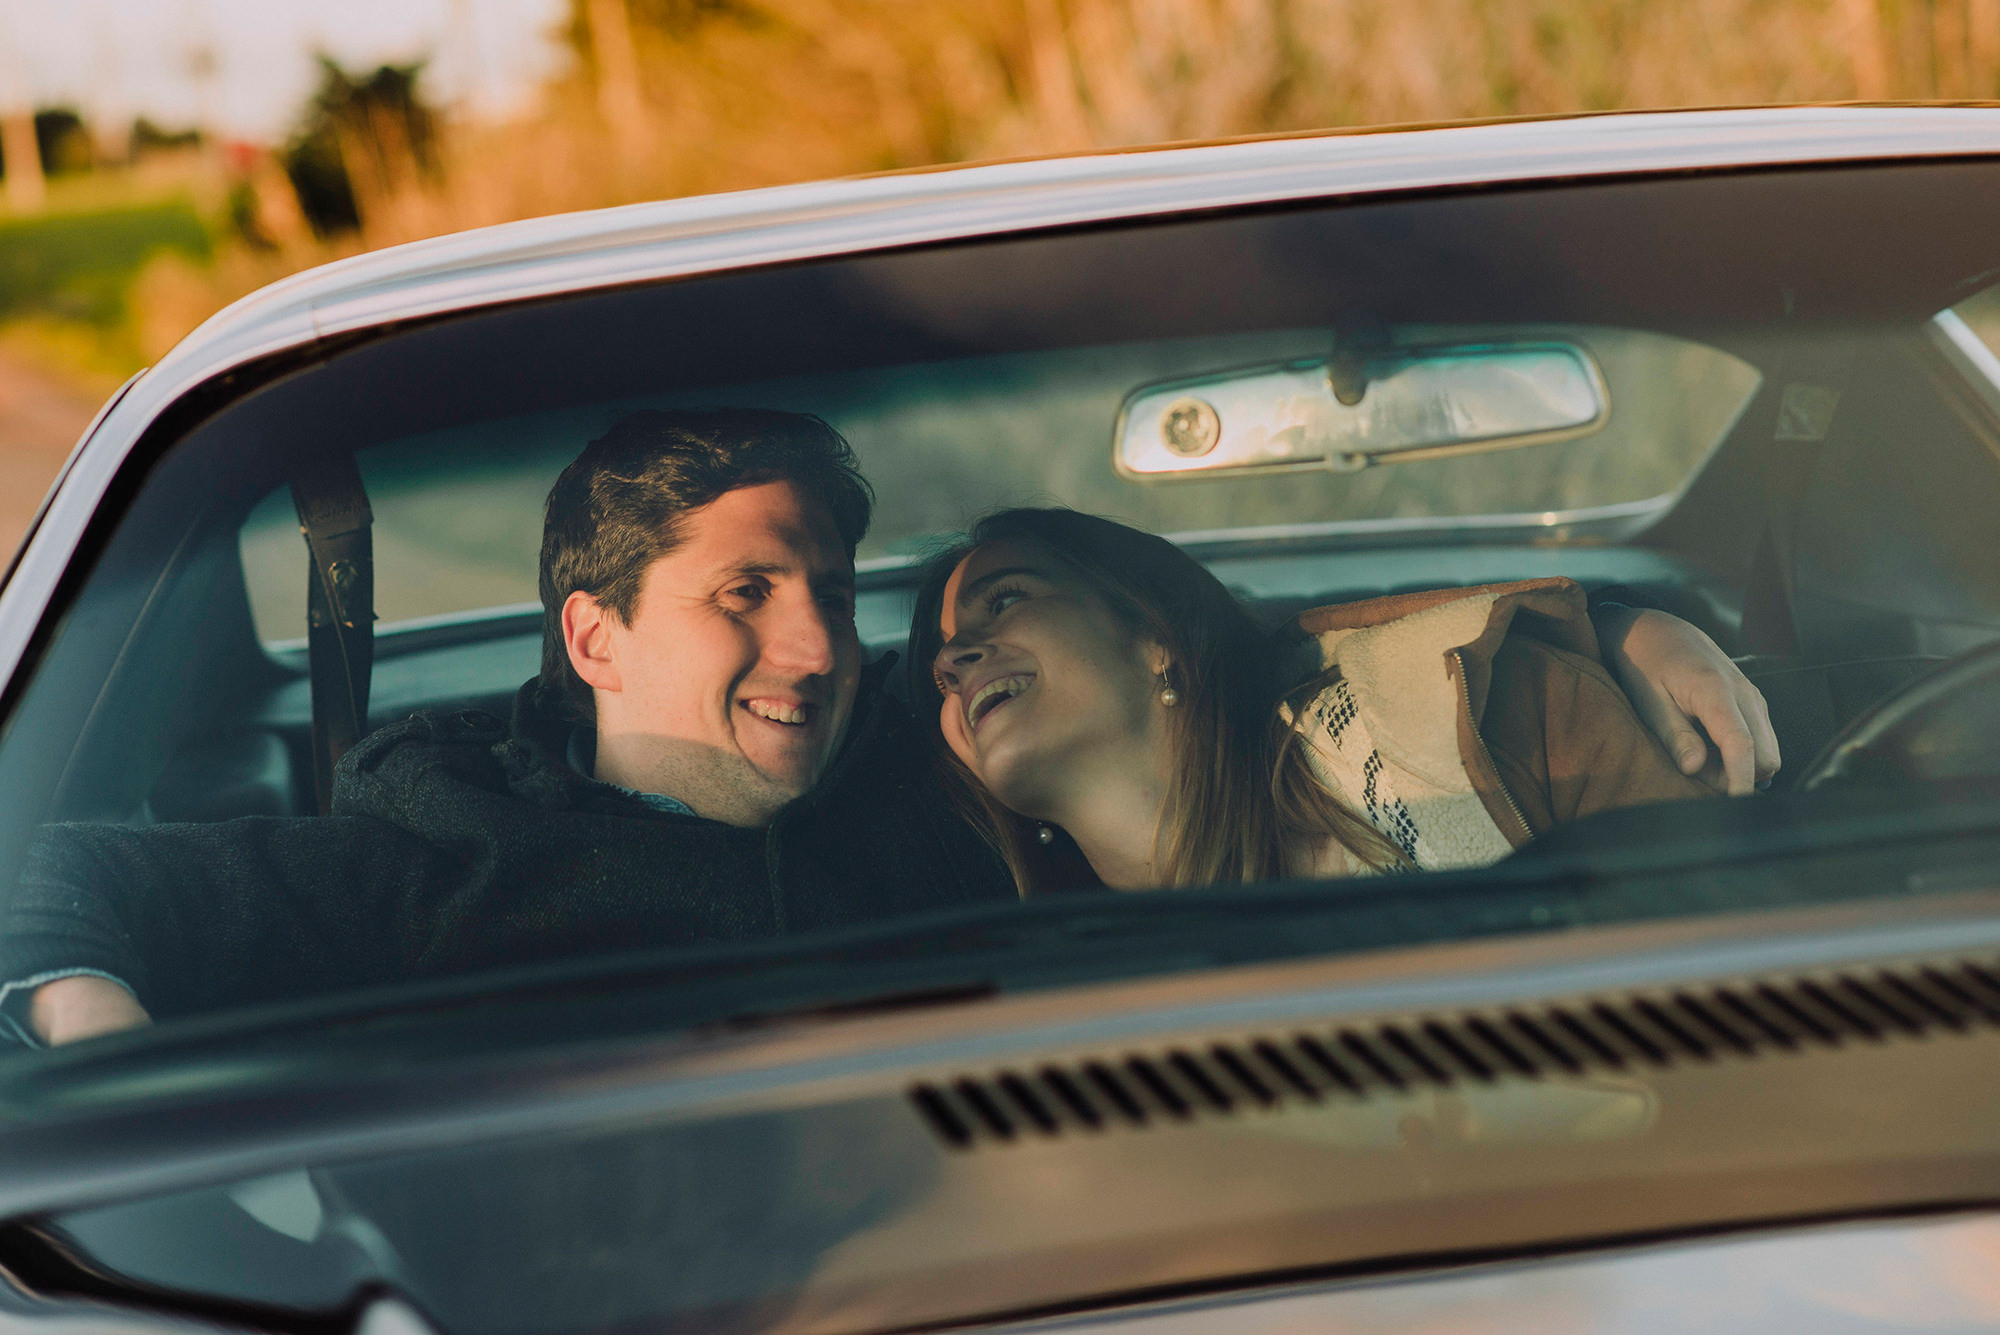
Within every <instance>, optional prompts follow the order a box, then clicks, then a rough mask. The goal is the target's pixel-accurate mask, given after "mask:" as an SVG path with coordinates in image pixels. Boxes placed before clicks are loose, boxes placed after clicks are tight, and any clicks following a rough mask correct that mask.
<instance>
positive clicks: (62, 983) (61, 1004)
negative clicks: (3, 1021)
mask: <svg viewBox="0 0 2000 1335" xmlns="http://www.w3.org/2000/svg"><path fill="white" fill-rule="evenodd" d="M28 1020H29V1023H30V1024H31V1025H32V1026H33V1028H34V1031H35V1035H36V1037H38V1038H40V1039H41V1040H42V1041H43V1042H44V1043H47V1044H48V1045H49V1046H50V1047H57V1046H60V1045H61V1044H64V1043H75V1042H77V1041H78V1040H80V1039H85V1038H97V1037H98V1036H100V1035H103V1034H115V1033H117V1032H118V1031H119V1030H121V1029H137V1028H139V1027H140V1026H141V1025H147V1024H151V1023H152V1022H153V1017H152V1016H150V1015H148V1014H146V1010H145V1008H144V1007H143V1006H141V1005H140V1004H139V1001H138V999H137V998H136V997H134V996H133V995H132V994H131V993H130V992H128V991H126V990H125V989H124V988H123V987H121V986H119V985H118V984H117V983H114V982H112V981H111V980H110V979H108V978H98V977H96V976H94V975H92V974H78V975H76V976H75V977H72V978H58V979H56V980H55V981H54V982H52V983H43V984H42V985H41V986H40V987H38V988H36V989H35V996H34V999H33V1000H32V1001H31V1002H29V1003H28Z"/></svg>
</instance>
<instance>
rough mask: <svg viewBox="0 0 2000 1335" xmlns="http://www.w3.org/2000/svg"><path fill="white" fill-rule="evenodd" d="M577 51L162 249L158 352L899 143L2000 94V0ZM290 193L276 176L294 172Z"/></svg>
mask: <svg viewBox="0 0 2000 1335" xmlns="http://www.w3.org/2000/svg"><path fill="white" fill-rule="evenodd" d="M573 8H574V21H573V34H574V37H573V43H574V46H575V49H576V52H577V59H576V61H575V62H574V65H573V67H572V68H571V69H570V70H569V71H568V72H567V73H566V74H564V75H563V76H561V77H559V78H558V79H556V80H555V81H553V82H552V83H551V84H550V85H549V86H548V87H547V88H545V89H544V90H542V94H541V99H540V102H539V105H537V107H536V108H535V109H534V111H533V113H532V114H530V115H527V116H524V117H522V118H521V119H520V120H518V121H517V122H515V123H512V124H508V125H468V124H457V125H447V126H446V128H445V131H444V142H443V145H442V161H443V170H442V172H441V174H440V175H439V176H437V177H436V178H426V177H425V176H424V175H423V174H422V173H419V172H416V171H415V170H413V169H410V168H409V167H408V165H407V164H406V163H399V159H398V155H399V153H400V154H402V155H404V156H405V157H407V154H408V148H407V145H398V144H397V143H395V142H378V143H375V144H371V145H366V146H353V147H352V148H351V152H350V155H351V156H353V157H354V158H355V159H356V160H357V168H359V167H360V166H361V164H362V163H364V162H365V169H356V170H353V171H351V175H352V176H353V177H354V178H355V184H356V188H357V196H358V198H359V202H360V207H361V212H362V218H363V226H362V234H361V236H360V237H359V238H357V239H355V240H354V241H352V242H350V243H346V244H343V245H339V246H334V247H329V246H327V245H325V244H322V243H318V242H315V241H313V240H311V239H310V238H309V237H307V236H306V235H305V234H304V232H303V229H302V228H301V227H300V226H299V225H298V224H297V223H296V220H293V219H287V218H284V217H282V216H276V215H278V214H282V212H283V210H282V208H277V207H274V208H273V209H270V210H266V213H267V219H268V221H269V222H270V224H271V225H270V227H269V228H268V229H267V230H269V231H270V232H271V233H272V234H273V235H274V236H276V237H277V238H278V240H279V242H280V245H279V248H278V249H277V250H276V251H269V252H264V253H261V254H250V253H247V252H225V253H223V254H221V255H220V256H218V258H217V260H216V262H215V264H214V265H213V267H212V268H209V269H206V270H197V269H195V268H193V267H192V266H190V265H188V264H187V263H186V262H185V261H179V260H168V261H162V262H161V263H160V265H158V266H157V271H156V272H153V273H149V274H148V275H147V276H146V278H145V280H144V281H143V282H142V284H141V286H140V291H139V293H138V294H137V297H136V299H135V303H134V306H135V310H136V311H137V312H138V315H137V318H138V320H139V322H140V324H141V326H142V333H141V336H140V338H139V342H140V343H141V344H142V345H143V346H144V348H145V350H146V352H147V353H148V354H149V355H157V353H158V351H160V350H161V349H162V348H163V346H164V345H165V344H166V343H169V342H171V340H172V339H173V338H176V337H178V336H179V335H180V334H181V333H183V332H185V330H186V329H188V328H191V327H192V326H193V324H194V323H196V322H197V321H198V320H199V319H200V318H202V317H203V316H205V315H206V314H208V313H209V312H210V311H212V310H214V309H216V308H217V307H219V306H220V305H222V304H224V303H225V302H226V301H227V300H229V299H231V298H233V297H234V296H237V295H240V294H241V293H242V292H245V291H248V290H250V289H251V288H254V287H255V286H257V285H258V284H260V283H261V282H265V281H268V280H269V279H270V278H272V277H276V276H277V275H278V274H280V273H282V272H285V271H287V270H289V269H294V268H298V267H303V266H305V265H307V264H312V263H318V262H321V261H323V260H325V259H327V258H331V257H332V256H333V255H334V254H337V253H342V252H345V251H348V250H351V249H353V248H355V247H361V248H370V247H375V246H381V245H389V244H394V243H396V242H399V241H406V240H411V239H414V238H417V237H421V236H426V235H432V234H436V233H439V232H444V231H452V230H456V229H460V228H465V227H473V226H479V225H482V224H486V223H493V222H500V221H506V220H509V219H514V218H522V217H531V216H536V215H540V214H546V213H554V212H561V211H566V210H573V209H583V208H594V207H601V206H604V205H611V204H619V203H626V202H631V201H634V200H641V199H653V198H661V197H666V196H675V195H685V194H694V193H702V192H708V191H716V190H729V189H739V188H744V187H750V186H759V185H768V184H774V183H779V182H785V181H796V180H805V179H813V178H818V177H825V176H834V175H842V174H848V173H853V172H861V171H871V170H878V169H883V168H893V167H909V166H921V165H928V164H934V163H942V162H955V161H965V160H971V159H978V158H986V157H998V156H1012V155H1018V154H1035V153H1048V152H1061V151H1066V150H1075V149H1087V148H1101V147H1113V146H1121V145H1131V144H1141V143H1151V142H1160V141H1164V140H1175V139H1188V138H1209V137H1216V136H1225V135H1236V134H1252V133H1259V132H1266V131H1286V130H1300V129H1309V128H1316V127H1332V126H1353V125H1367V124H1380V123H1396V122H1412V121H1432V120H1444V119H1457V118H1466V117H1481V116H1498V115H1520V114H1535V113H1548V112H1565V111H1589V110H1605V109H1612V108H1631V107H1671V106H1690V105H1715V104H1743V103H1764V102H1788V101H1826V100H1845V99H1856V98H1859V99H1884V98H1895V99H1904V98H1909V99H1929V98H1950V99H1963V98H1986V97H1994V96H2000V0H573ZM268 193H269V192H268V191H264V192H260V197H261V195H262V194H268Z"/></svg>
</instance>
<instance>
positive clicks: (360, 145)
mask: <svg viewBox="0 0 2000 1335" xmlns="http://www.w3.org/2000/svg"><path fill="white" fill-rule="evenodd" d="M319 63H320V79H319V87H318V89H317V90H316V91H315V92H314V93H313V96H312V100H311V101H310V102H308V103H307V104H306V111H305V115H304V116H303V117H302V118H301V120H300V123H299V127H298V129H297V130H296V131H295V132H294V133H293V135H292V137H291V139H290V140H289V141H288V142H287V143H286V145H285V148H284V151H283V154H282V155H281V156H282V160H283V162H284V167H285V174H286V175H287V176H289V177H290V178H291V182H292V188H293V190H294V191H295V192H297V194H298V197H299V207H300V209H301V210H302V211H303V212H304V213H305V215H306V218H307V220H308V221H309V222H310V223H311V224H312V226H313V230H314V231H315V232H317V233H319V234H320V235H321V236H328V235H331V234H333V233H335V232H340V231H346V230H352V229H355V228H359V227H362V226H364V225H366V224H368V223H369V222H370V221H371V219H372V218H373V217H374V216H375V215H377V214H379V213H382V212H385V211H387V210H388V209H390V208H391V207H392V206H393V202H394V201H395V200H396V199H397V198H398V196H399V195H401V194H402V193H404V192H406V191H408V190H409V189H410V188H411V187H413V186H416V185H419V184H421V183H422V182H423V181H425V180H429V179H434V178H435V177H436V176H437V174H438V118H437V112H436V110H435V109H434V108H433V107H432V106H431V105H430V104H429V102H428V101H426V100H425V98H424V95H423V92H422V89H421V88H420V86H419V79H420V76H421V75H422V73H423V68H424V67H423V63H422V62H421V61H419V62H417V63H414V64H409V65H383V66H381V67H380V68H378V69H376V70H375V71H374V72H373V73H370V74H351V73H349V72H348V71H347V70H345V69H343V68H342V67H341V66H340V64H339V63H338V62H337V61H334V60H332V59H330V58H329V57H327V56H321V57H320V59H319Z"/></svg>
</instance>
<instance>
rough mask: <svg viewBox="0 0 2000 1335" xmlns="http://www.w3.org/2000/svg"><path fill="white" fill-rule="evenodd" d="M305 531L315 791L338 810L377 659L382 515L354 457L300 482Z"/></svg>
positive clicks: (297, 502) (296, 491) (297, 491)
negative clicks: (342, 774) (339, 769)
mask: <svg viewBox="0 0 2000 1335" xmlns="http://www.w3.org/2000/svg"><path fill="white" fill-rule="evenodd" d="M292 503H293V505H294V506H296V507H297V509H298V512H299V532H300V533H302V534H304V535H305V540H306V548H307V551H308V552H309V553H310V556H311V566H312V569H311V572H310V575H309V578H308V581H307V587H306V662H307V669H308V671H309V672H310V673H311V677H312V748H313V788H314V792H315V796H316V797H317V799H318V803H319V814H320V815H322V816H324V815H326V814H327V813H328V812H330V811H331V810H332V809H333V767H334V765H335V764H337V763H339V760H340V758H341V756H343V755H345V754H346V753H347V750H348V748H349V747H351V746H353V745H354V743H355V742H357V741H359V740H360V739H361V735H362V733H363V732H365V731H366V730H367V727H368V683H369V677H370V675H371V674H372V671H373V667H374V662H375V542H374V536H373V524H374V522H375V515H374V512H373V511H372V510H370V509H369V507H368V492H367V490H366V488H364V487H363V486H362V483H361V469H360V468H359V467H358V466H357V465H356V464H355V462H354V456H353V455H351V454H347V455H341V456H339V457H337V458H334V459H329V460H326V461H324V462H322V463H319V464H316V465H314V466H313V467H311V468H310V469H308V470H307V471H305V472H303V473H301V474H300V475H299V476H298V477H297V478H295V479H294V480H293V482H292Z"/></svg>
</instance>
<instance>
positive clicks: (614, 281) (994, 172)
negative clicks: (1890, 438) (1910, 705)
mask: <svg viewBox="0 0 2000 1335" xmlns="http://www.w3.org/2000/svg"><path fill="white" fill-rule="evenodd" d="M1992 153H2000V107H1991V108H1970V107H1852V106H1848V107H1790V108H1762V109H1750V110H1729V111H1685V112H1649V113H1638V114H1606V115H1594V116H1575V117H1564V118H1552V119H1546V120H1526V121H1502V122H1485V123H1479V124H1467V125H1454V126H1443V127H1434V128H1421V129H1414V130H1391V131H1382V132H1370V133H1359V134H1357V133H1353V132H1340V131H1330V132H1324V133H1316V134H1305V135H1286V136H1270V137H1261V138H1255V139H1242V140H1233V141H1228V142H1223V143H1209V144H1196V145H1189V146H1167V147H1156V148H1139V149H1131V150H1124V151H1110V152H1099V153H1089V154H1080V155H1068V156H1061V157H1048V158H1034V159H1027V160H1021V161H1011V162H998V163H988V164H980V165H971V166H963V167H950V168H932V169H923V170H918V171H909V172H895V173H885V174H879V175H873V176H859V177H848V178H843V179H838V180H831V181H819V182H812V183H808V184H802V185H790V186H774V187H768V188H765V189H759V190H745V191H738V192H734V193H730V194H720V195H703V196H694V197H689V198H682V199H670V200H662V201H657V202H654V203H646V204H631V205H626V206H623V207H619V208H609V209H597V210H591V211H588V212H580V213H566V214H556V215H552V216H549V217H542V218H533V219H528V220H525V221H521V222H513V223H503V224H500V225H497V226H492V227H483V228H478V229H474V230H472V231H466V232H459V233H454V234H450V235H446V236H440V237H435V238H431V239H429V240H425V241H417V242H412V243H409V244H405V245H400V246H392V247H388V248H385V249H383V250H379V251H374V252H371V253H369V254H366V255H360V256H356V257H354V258H351V259H347V260H341V261H338V262H335V263H333V264H329V265H325V266H322V267H320V268H317V269H312V270H308V271H306V272H304V273H301V274H298V275H296V276H294V277H291V278H288V279H285V280H283V281H280V282H278V283H275V284H272V285H271V286H270V287H267V288H265V289H263V290H262V291H260V292H257V293H254V294H252V295H251V296H249V297H247V298H245V299H243V300H241V301H239V302H237V303H235V304H234V305H232V306H230V307H229V308H227V309H226V310H224V311H222V312H220V313H219V314H217V315H216V316H214V317H213V318H212V319H210V320H209V321H207V322H206V323H205V324H203V325H202V326H201V327H200V328H199V329H197V330H196V331H195V332H194V333H192V334H191V335H189V337H188V338H187V339H186V340H185V341H184V342H183V343H182V344H181V345H180V346H179V347H177V348H175V349H174V350H173V352H172V353H170V354H169V355H168V356H167V357H166V358H165V359H163V360H162V362H161V363H160V365H159V366H158V367H157V368H155V371H154V372H153V375H152V376H149V377H148V379H151V378H153V376H157V377H159V378H160V379H161V380H170V381H176V382H183V383H184V382H185V381H186V380H187V379H188V378H189V377H191V376H206V375H211V374H214V373H215V372H216V371H218V370H220V369H222V368H223V367H224V366H225V365H233V364H237V363H240V362H241V361H244V360H247V359H249V358H251V357H256V356H261V355H265V354H268V353H270V352H274V351H279V350H282V349H283V348H286V347H290V346H295V345H297V344H300V343H303V342H309V341H311V340H314V339H318V338H326V337H329V336H333V335H339V334H345V333H350V332H353V331H355V330H360V329H365V328H368V327H371V326H375V325H381V324H387V323H391V322H400V321H404V320H409V319H415V318H422V317H425V316H431V315H437V314H442V313H446V312H450V311H455V310H464V309H469V308H472V307H476V306H485V305H492V304H497V303H502V302H508V301H517V300H522V299H526V298H533V297H542V296H549V295H554V294H558V293H566V292H576V291H583V290H587V289H591V288H599V287H610V286H616V285H620V284H624V283H632V282H640V281H645V280H650V279H658V278H666V277H674V276H680V275H686V274H694V273H706V272H714V271H717V270H721V269H730V268H737V267H741V266H745V265H761V264H770V263H777V262H785V261H791V260H799V259H808V258H815V257H820V256H827V255H837V254H842V253H850V252H854V251H861V250H873V249H879V248H884V247H890V246H908V245H914V244H923V243H927V242H937V241H947V240H953V239H958V238H965V237H977V236H990V235H994V234H998V233H1007V232H1017V231H1024V230H1034V229H1042V228H1049V227H1062V226H1073V225H1077V224H1083V223H1093V222H1104V221H1111V220H1116V219H1124V218H1134V217H1147V216H1157V215H1160V214H1165V213H1185V212H1188V211H1190V210H1209V209H1221V208H1229V207H1236V206H1242V205H1247V204H1264V203H1276V202H1283V201H1289V200H1301V199H1322V198H1327V197H1339V196H1343V195H1366V194H1381V193H1387V192H1401V191H1411V190H1429V189H1439V188H1446V187H1453V186H1465V185H1474V184H1486V183H1495V182H1526V181H1541V180H1551V179H1576V178H1583V177H1596V176H1607V175H1613V176H1615V175H1630V174H1642V173H1651V172H1661V171H1687V170H1701V169H1708V170H1714V169H1722V168H1732V167H1745V166H1768V165H1778V164H1804V163H1830V162H1853V161H1866V160H1889V159H1901V158H1914V157H1955V156H1967V155H1972V156H1977V155H1983V154H1992ZM146 397H147V398H149V399H150V398H151V397H152V395H147V396H146Z"/></svg>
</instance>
